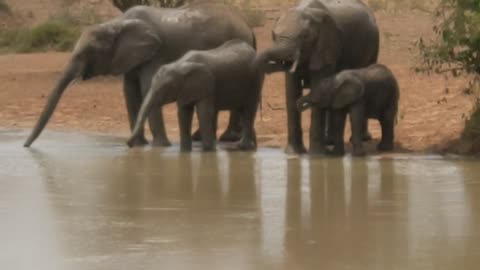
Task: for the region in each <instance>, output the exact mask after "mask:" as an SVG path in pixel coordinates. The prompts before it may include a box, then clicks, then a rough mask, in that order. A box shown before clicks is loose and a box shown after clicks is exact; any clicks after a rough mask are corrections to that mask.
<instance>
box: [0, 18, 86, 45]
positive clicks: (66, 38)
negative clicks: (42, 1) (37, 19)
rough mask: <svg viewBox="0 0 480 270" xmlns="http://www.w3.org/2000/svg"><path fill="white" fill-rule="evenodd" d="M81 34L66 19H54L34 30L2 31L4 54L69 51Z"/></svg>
mask: <svg viewBox="0 0 480 270" xmlns="http://www.w3.org/2000/svg"><path fill="white" fill-rule="evenodd" d="M80 34H81V29H80V27H79V26H77V25H75V24H74V23H73V22H71V21H69V20H65V19H58V18H52V19H50V20H48V21H46V22H44V23H42V24H40V25H37V26H35V27H33V28H16V29H6V30H2V31H0V50H1V51H3V52H19V53H26V52H39V51H48V50H55V51H68V50H71V49H72V48H73V46H74V45H75V42H76V41H77V39H78V37H79V36H80Z"/></svg>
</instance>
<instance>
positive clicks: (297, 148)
mask: <svg viewBox="0 0 480 270" xmlns="http://www.w3.org/2000/svg"><path fill="white" fill-rule="evenodd" d="M306 152H307V149H306V148H305V146H303V145H302V144H298V145H295V144H288V145H287V147H286V148H285V153H286V154H304V153H306Z"/></svg>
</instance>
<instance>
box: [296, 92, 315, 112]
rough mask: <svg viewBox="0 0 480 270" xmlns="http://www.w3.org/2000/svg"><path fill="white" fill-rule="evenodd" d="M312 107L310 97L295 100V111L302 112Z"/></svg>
mask: <svg viewBox="0 0 480 270" xmlns="http://www.w3.org/2000/svg"><path fill="white" fill-rule="evenodd" d="M310 107H312V101H311V97H310V95H306V96H303V97H301V98H299V99H298V100H297V110H298V111H299V112H303V111H305V110H308V109H309V108H310Z"/></svg>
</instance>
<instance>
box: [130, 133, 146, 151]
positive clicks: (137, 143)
mask: <svg viewBox="0 0 480 270" xmlns="http://www.w3.org/2000/svg"><path fill="white" fill-rule="evenodd" d="M147 144H148V141H147V139H145V137H143V136H142V137H130V139H128V140H127V145H128V147H130V148H132V147H141V146H145V145H147Z"/></svg>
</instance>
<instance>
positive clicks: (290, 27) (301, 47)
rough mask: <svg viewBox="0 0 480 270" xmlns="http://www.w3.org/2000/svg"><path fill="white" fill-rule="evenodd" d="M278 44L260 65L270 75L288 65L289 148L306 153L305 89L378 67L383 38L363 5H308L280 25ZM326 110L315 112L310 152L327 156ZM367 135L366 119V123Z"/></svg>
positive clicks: (335, 0)
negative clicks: (299, 102) (336, 76)
mask: <svg viewBox="0 0 480 270" xmlns="http://www.w3.org/2000/svg"><path fill="white" fill-rule="evenodd" d="M272 34H273V45H272V47H271V48H269V49H267V50H265V51H263V52H262V53H260V54H259V55H258V56H257V59H256V60H255V63H256V65H257V66H258V67H259V68H260V69H261V70H263V71H264V72H267V73H268V72H272V71H278V70H279V68H278V66H279V65H280V66H283V71H286V72H285V79H286V101H287V115H288V117H287V121H288V145H287V148H286V152H295V153H303V152H305V147H304V144H303V138H302V129H301V125H300V123H301V113H300V112H299V111H298V110H297V108H296V105H295V103H296V101H297V99H298V98H299V97H301V96H302V90H303V89H304V88H311V89H316V88H320V87H318V86H316V85H319V84H321V82H322V80H323V79H324V78H326V77H328V76H331V75H333V74H335V73H337V72H339V71H341V70H345V69H356V68H361V67H366V66H369V65H371V64H373V63H376V61H377V57H378V48H379V34H378V28H377V25H376V22H375V18H374V15H373V13H372V12H371V11H370V9H369V8H368V7H367V6H365V5H364V4H363V3H362V2H361V1H358V0H303V1H301V2H300V3H299V5H298V6H297V7H294V8H292V9H290V10H288V11H287V12H285V13H284V14H283V15H281V17H280V18H279V19H278V21H277V22H276V23H275V26H274V29H273V33H272ZM325 113H326V111H325V110H321V109H317V108H313V109H312V117H311V119H312V124H311V127H310V152H311V153H324V152H325V151H326V150H325V149H326V148H325V130H326V125H325V120H326V119H325V118H326V117H325ZM364 122H365V123H364V126H365V127H364V129H365V131H366V120H365V121H364Z"/></svg>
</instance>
